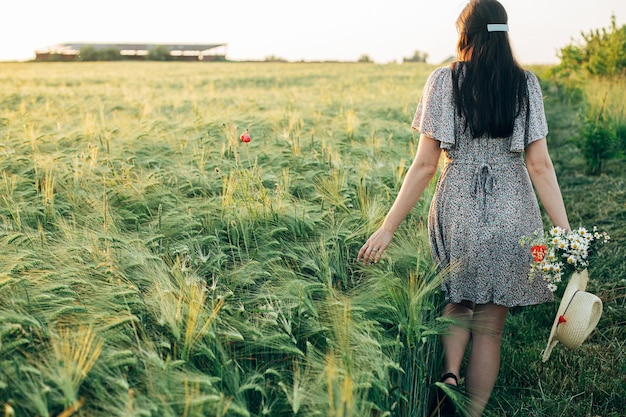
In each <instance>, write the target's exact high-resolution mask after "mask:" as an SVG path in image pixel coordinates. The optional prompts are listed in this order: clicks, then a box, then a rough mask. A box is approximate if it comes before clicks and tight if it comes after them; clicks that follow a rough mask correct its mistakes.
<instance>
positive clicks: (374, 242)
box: [357, 228, 393, 265]
mask: <svg viewBox="0 0 626 417" xmlns="http://www.w3.org/2000/svg"><path fill="white" fill-rule="evenodd" d="M392 237H393V232H391V231H389V230H387V229H383V228H380V229H378V230H377V231H375V232H374V233H373V234H372V235H371V236H370V238H369V239H367V242H365V244H364V245H363V246H362V247H361V250H359V255H358V256H357V260H358V261H361V260H363V263H364V264H365V265H369V264H371V263H372V262H373V263H376V262H378V261H379V260H380V257H381V256H382V254H383V252H384V251H385V249H387V246H388V245H389V242H391V238H392Z"/></svg>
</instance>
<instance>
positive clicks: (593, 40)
mask: <svg viewBox="0 0 626 417" xmlns="http://www.w3.org/2000/svg"><path fill="white" fill-rule="evenodd" d="M581 35H582V37H583V39H584V43H582V44H578V45H576V44H570V45H567V46H565V47H564V48H562V49H561V52H560V59H561V62H560V64H559V65H558V66H557V67H556V68H555V72H556V73H560V74H564V75H571V74H572V73H577V72H581V71H582V72H584V73H587V74H591V75H600V76H618V75H621V74H624V73H625V72H626V25H624V26H622V27H620V28H618V27H617V23H616V21H615V15H612V16H611V26H610V28H608V29H606V28H603V29H596V30H592V31H590V32H589V33H584V32H583V33H582V34H581Z"/></svg>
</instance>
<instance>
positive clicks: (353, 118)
mask: <svg viewBox="0 0 626 417" xmlns="http://www.w3.org/2000/svg"><path fill="white" fill-rule="evenodd" d="M431 69H432V67H428V66H425V65H417V64H416V65H368V64H300V63H298V64H286V63H263V64H260V63H257V64H243V63H212V64H197V65H196V64H189V63H156V62H151V63H127V62H126V63H121V62H117V63H72V64H66V63H56V64H55V63H45V64H43V63H38V64H35V63H24V64H1V65H0V87H1V89H0V138H2V139H1V140H0V405H2V406H3V407H4V409H3V410H2V411H4V414H5V415H7V416H10V415H15V416H48V415H65V416H69V415H80V416H206V415H210V416H262V415H269V416H315V415H320V416H337V417H339V416H345V417H348V416H355V417H363V416H366V415H372V416H384V415H387V416H425V415H426V408H427V407H426V406H427V401H428V396H429V387H430V383H431V382H432V378H433V377H434V376H436V375H437V374H438V372H439V369H438V364H439V361H440V352H439V348H438V343H437V342H438V340H437V335H438V333H439V332H440V331H442V329H444V328H445V323H443V322H441V321H440V320H438V319H436V317H437V316H438V314H439V308H440V304H441V298H440V295H439V294H438V292H437V291H436V288H437V287H438V282H439V280H440V279H441V278H442V277H441V275H439V274H437V272H436V271H435V270H434V267H433V265H432V262H431V259H430V252H429V248H428V243H427V238H426V229H425V217H426V214H427V212H428V204H429V200H430V196H431V195H432V192H433V188H432V187H433V186H434V184H432V185H431V187H430V188H429V190H428V192H427V193H426V194H425V195H424V197H423V198H422V200H420V202H419V203H418V205H417V206H416V207H415V209H414V210H413V211H412V213H411V215H410V216H409V218H408V219H407V221H405V222H404V223H403V225H402V226H401V229H400V230H399V231H398V233H397V234H396V238H395V240H394V242H393V245H392V247H390V249H389V251H388V256H387V257H386V258H385V260H384V262H381V263H380V264H377V265H375V266H372V267H364V266H362V265H360V264H358V263H356V261H355V258H356V254H357V252H358V249H359V247H360V246H361V244H362V243H363V241H364V239H366V238H367V236H368V235H369V233H371V232H372V231H373V230H375V228H376V226H377V225H378V224H379V223H380V222H381V220H382V217H383V216H384V214H385V212H386V211H387V210H388V208H389V207H390V205H391V202H392V201H393V199H394V197H395V194H396V193H397V191H398V188H399V186H400V184H401V182H402V178H403V176H404V174H405V173H406V170H407V168H408V166H409V164H410V162H411V160H412V157H413V155H414V153H415V150H416V146H417V138H416V136H415V133H413V132H412V131H411V129H410V121H411V119H412V117H413V112H414V110H415V107H416V105H417V100H418V98H419V94H420V89H421V87H422V86H423V84H424V82H425V80H426V77H427V76H428V74H429V72H430V71H431ZM548 82H549V81H546V83H548ZM620 88H621V87H620ZM545 91H546V108H547V111H548V121H549V123H550V127H551V132H552V133H551V135H550V147H551V152H552V154H553V158H554V161H555V166H556V167H557V171H558V174H559V177H560V180H561V183H562V187H563V192H564V197H565V199H566V204H567V206H568V209H569V212H570V218H571V220H572V224H573V225H577V224H579V223H580V224H584V225H590V224H597V225H598V226H599V227H602V228H603V229H606V230H607V231H608V232H609V233H610V234H611V235H612V237H613V241H614V242H613V243H612V244H611V245H609V246H607V247H606V248H604V249H603V251H602V255H603V256H602V261H600V262H597V263H596V264H594V265H593V268H592V272H591V274H592V282H591V285H590V286H591V287H592V289H593V290H594V291H596V292H597V293H598V294H599V295H601V297H602V299H603V301H604V302H605V314H604V316H603V319H602V321H601V323H600V325H599V327H598V330H597V331H596V332H595V333H594V334H593V336H592V338H591V339H590V340H589V341H588V342H586V343H585V344H584V345H583V347H582V348H581V349H580V350H578V351H574V352H569V351H566V350H565V349H563V348H557V349H556V350H555V352H554V353H553V354H552V358H551V360H550V362H548V364H546V365H542V364H541V362H540V354H541V350H542V349H543V347H544V345H545V342H546V340H547V336H548V333H549V328H550V324H551V321H552V317H553V314H554V310H555V309H556V306H555V305H545V306H537V307H533V308H527V309H520V310H515V311H513V314H511V316H510V318H509V323H508V325H507V329H506V335H505V339H504V343H503V353H504V355H503V357H504V360H503V366H502V373H501V375H500V378H499V380H498V386H497V388H496V391H495V392H494V396H493V399H492V401H491V402H490V404H489V409H488V412H489V413H491V414H492V415H507V416H508V415H524V416H526V415H537V416H540V415H541V416H553V415H563V416H588V415H590V416H593V415H602V416H617V415H620V413H621V412H622V411H621V410H623V409H625V408H626V405H625V404H624V399H623V398H624V395H623V394H624V391H623V386H624V379H623V378H624V377H623V375H626V369H625V363H626V361H625V358H624V339H625V337H624V331H623V328H624V324H625V323H624V319H623V317H624V299H625V298H626V297H625V295H626V291H625V290H624V289H625V288H626V282H625V281H624V276H626V275H625V274H624V272H625V271H624V266H623V259H624V255H625V254H624V251H623V245H621V243H623V241H624V221H623V220H624V214H625V208H626V205H625V199H624V177H623V169H622V168H621V165H620V161H617V160H616V161H610V162H609V164H608V165H607V167H608V169H609V171H608V172H607V173H606V174H604V175H602V176H600V177H588V176H586V175H584V166H583V165H584V161H583V160H582V158H581V157H580V154H579V153H578V150H577V148H576V147H575V145H574V144H573V143H571V142H570V141H569V135H570V133H569V132H572V131H575V129H576V128H577V124H578V123H579V121H578V118H577V115H578V113H577V111H578V110H577V107H576V106H575V105H573V104H572V103H571V102H570V101H568V98H567V97H565V98H564V95H563V93H562V92H561V91H560V90H559V89H558V88H556V87H554V88H552V86H551V85H549V84H546V85H545ZM612 106H613V105H612ZM611 109H614V106H613V107H611ZM612 111H615V112H619V109H617V110H612ZM622 114H623V113H622ZM245 129H248V131H249V132H250V134H251V136H252V141H251V142H250V143H247V144H246V143H242V142H241V141H239V135H240V134H241V133H242V132H243V131H244V130H245ZM72 413H74V414H72Z"/></svg>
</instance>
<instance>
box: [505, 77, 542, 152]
mask: <svg viewBox="0 0 626 417" xmlns="http://www.w3.org/2000/svg"><path fill="white" fill-rule="evenodd" d="M526 82H527V85H528V109H526V108H523V109H522V111H521V112H520V114H519V116H518V117H517V119H515V124H514V126H513V137H512V140H511V152H522V151H523V150H524V149H526V147H527V146H528V145H529V144H531V143H532V142H535V141H537V140H539V139H543V138H545V137H546V136H547V135H548V123H547V122H546V113H545V110H544V108H543V95H542V94H541V86H540V85H539V80H538V79H537V76H536V75H535V74H533V73H532V72H530V71H527V72H526Z"/></svg>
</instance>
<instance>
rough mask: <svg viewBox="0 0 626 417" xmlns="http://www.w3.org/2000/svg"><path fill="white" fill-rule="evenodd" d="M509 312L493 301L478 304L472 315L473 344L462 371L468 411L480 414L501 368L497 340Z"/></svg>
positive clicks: (500, 335) (498, 341) (474, 414)
mask: <svg viewBox="0 0 626 417" xmlns="http://www.w3.org/2000/svg"><path fill="white" fill-rule="evenodd" d="M508 312H509V309H508V308H507V307H503V306H499V305H496V304H492V303H488V304H478V305H476V306H475V308H474V315H473V318H472V347H471V352H470V356H469V359H468V361H467V369H466V373H465V384H466V390H467V394H468V397H469V404H468V405H469V410H468V411H469V415H470V416H473V417H478V416H481V415H482V413H483V410H484V409H485V406H486V405H487V401H489V397H490V396H491V391H492V390H493V387H494V385H495V383H496V379H497V378H498V372H499V371H500V342H501V341H502V331H503V330H504V323H505V321H506V316H507V314H508Z"/></svg>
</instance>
